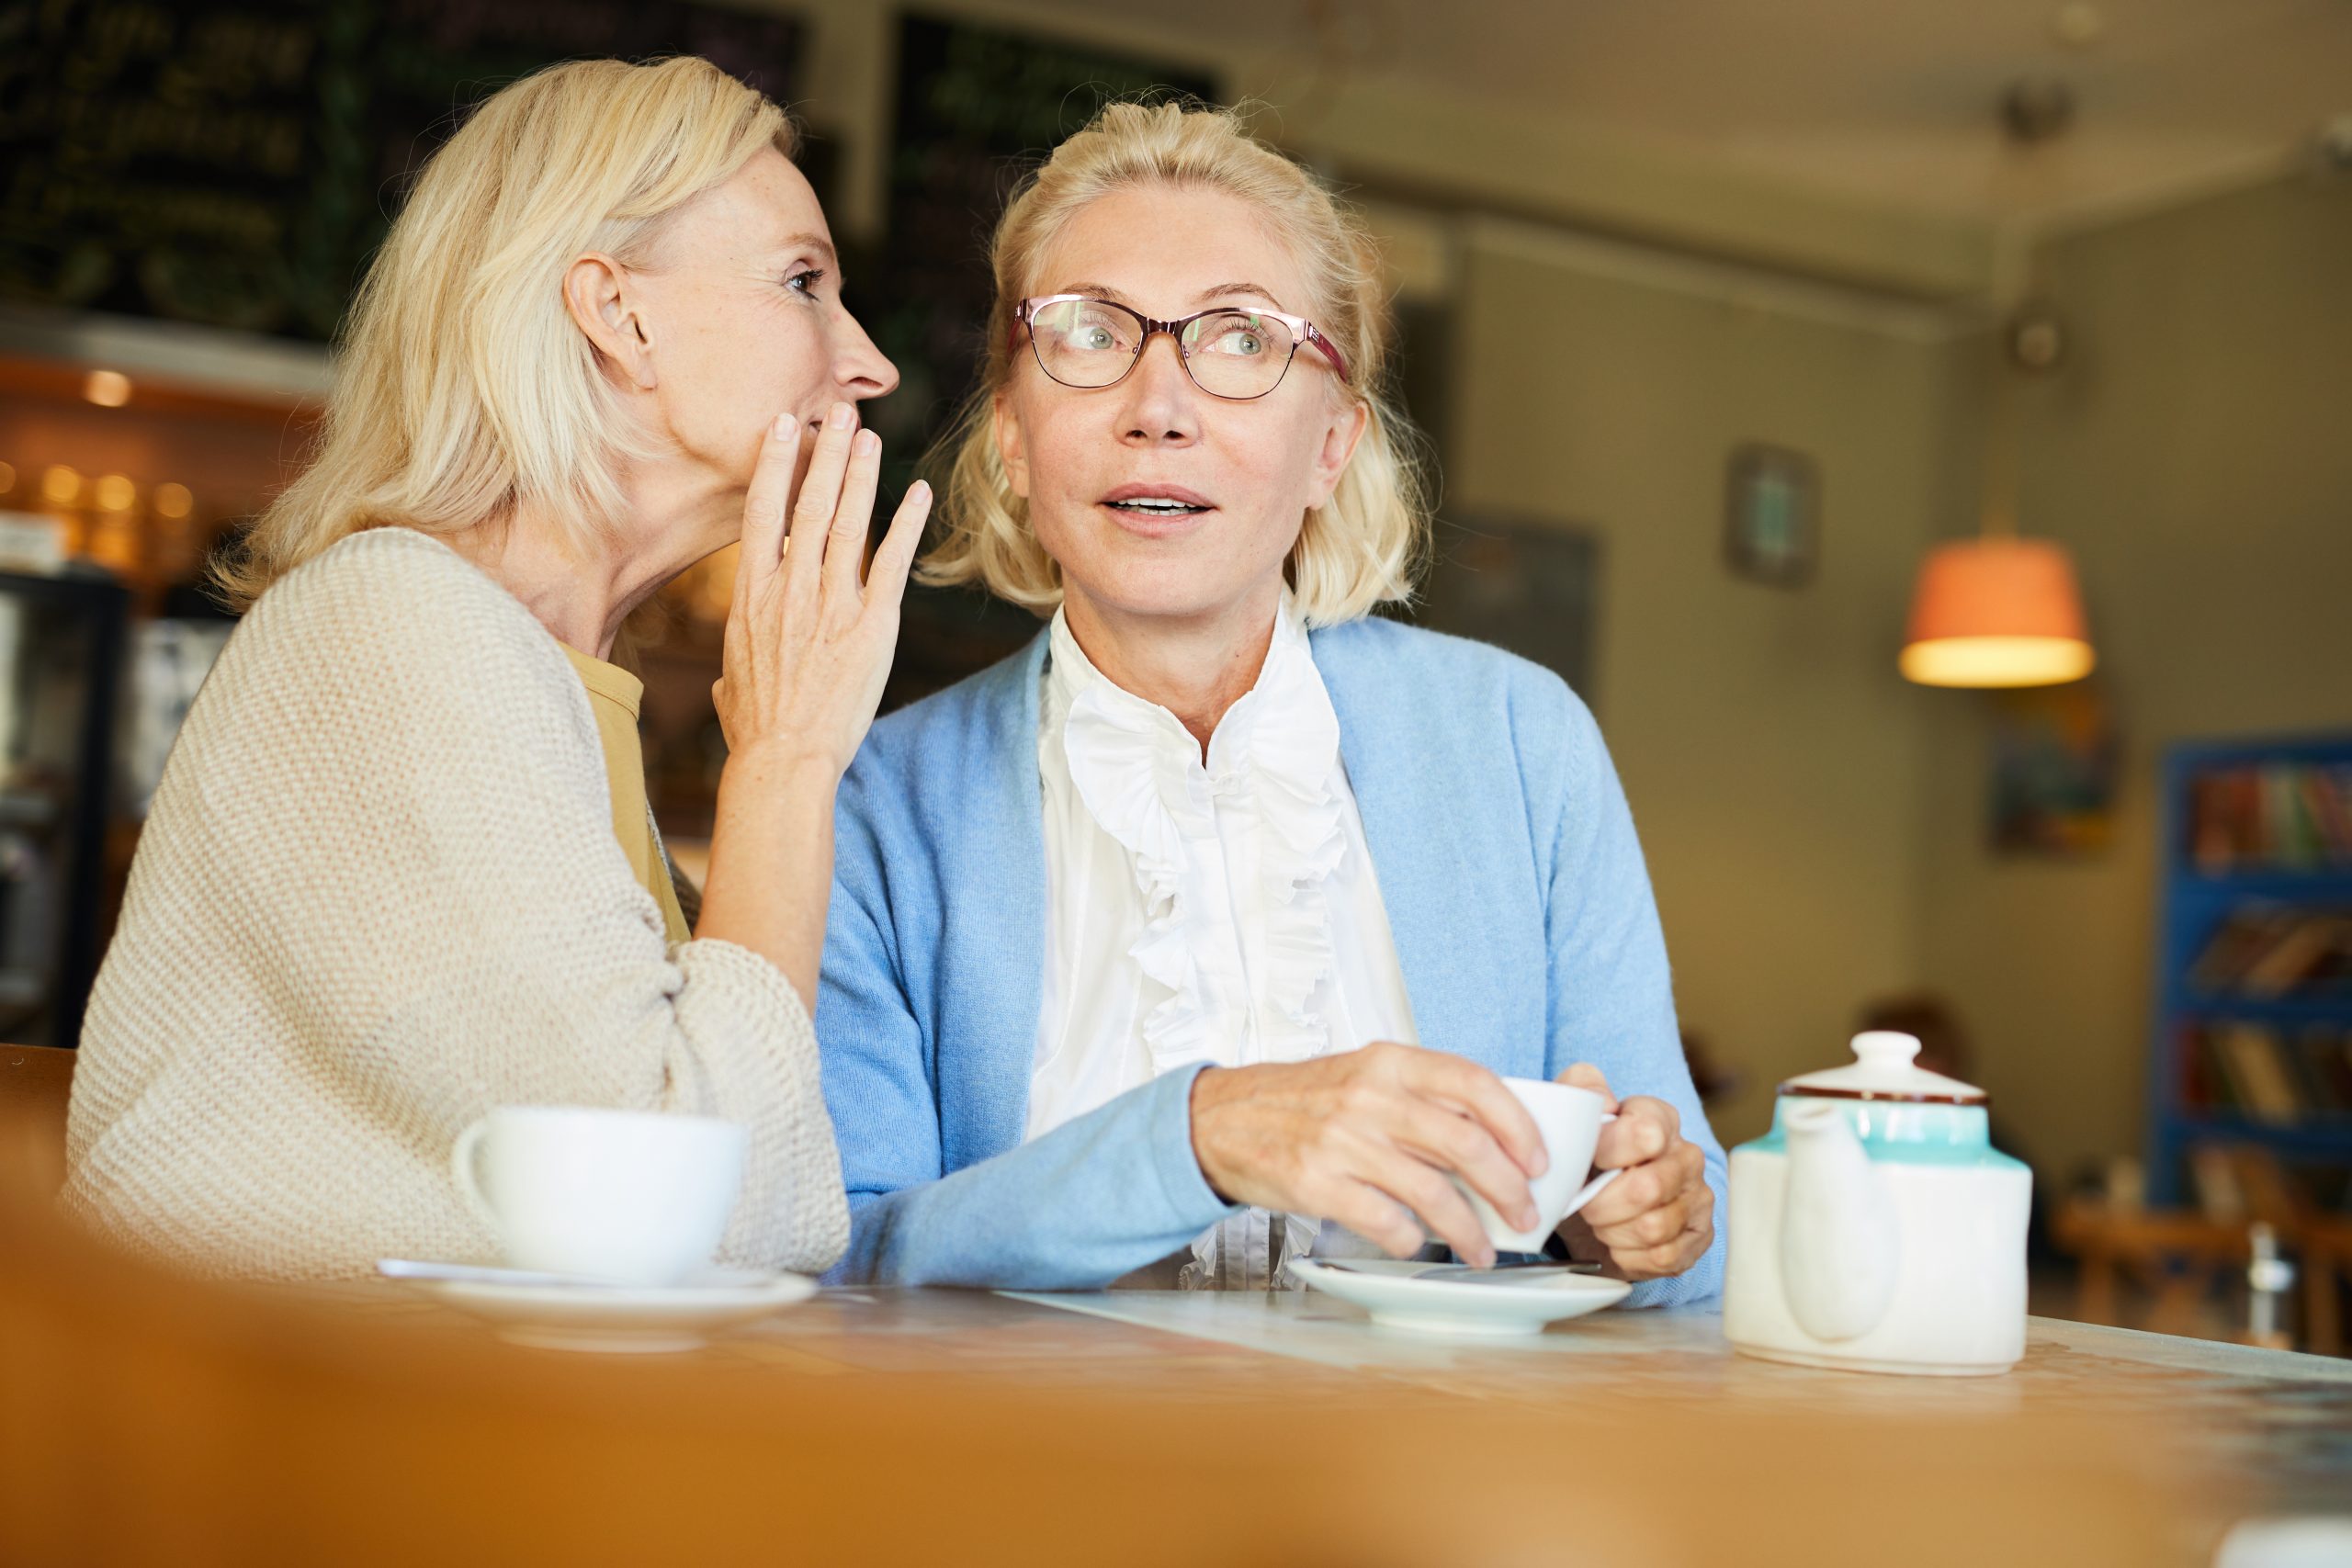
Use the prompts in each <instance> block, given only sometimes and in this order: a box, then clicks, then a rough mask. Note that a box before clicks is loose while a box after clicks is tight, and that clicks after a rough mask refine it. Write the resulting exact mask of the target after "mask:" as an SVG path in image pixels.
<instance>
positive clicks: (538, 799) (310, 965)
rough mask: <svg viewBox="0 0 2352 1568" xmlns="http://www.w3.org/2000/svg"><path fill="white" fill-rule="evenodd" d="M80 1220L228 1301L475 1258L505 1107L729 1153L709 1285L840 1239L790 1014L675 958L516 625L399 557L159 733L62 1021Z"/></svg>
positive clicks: (371, 537)
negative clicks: (482, 1168) (161, 751)
mask: <svg viewBox="0 0 2352 1568" xmlns="http://www.w3.org/2000/svg"><path fill="white" fill-rule="evenodd" d="M81 1045H82V1048H81V1057H80V1065H79V1066H78V1068H77V1069H76V1071H75V1074H74V1100H73V1110H72V1114H71V1118H70V1122H69V1125H68V1131H67V1159H68V1163H69V1170H70V1175H69V1179H68V1182H67V1186H66V1191H65V1201H66V1203H67V1205H68V1207H69V1208H70V1209H71V1210H73V1211H74V1212H75V1213H79V1214H80V1215H82V1216H84V1217H85V1219H87V1220H88V1221H89V1222H91V1223H92V1224H95V1225H96V1226H97V1227H99V1228H100V1229H101V1230H103V1231H105V1232H107V1233H109V1234H111V1235H115V1236H117V1237H119V1238H120V1239H122V1240H124V1241H126V1242H128V1243H130V1244H131V1245H133V1246H134V1247H140V1248H143V1249H146V1250H150V1251H153V1252H155V1253H159V1254H162V1255H164V1256H165V1257H167V1258H172V1259H175V1260H177V1261H179V1262H181V1263H183V1264H185V1265H187V1266H191V1267H193V1268H195V1269H198V1270H199V1271H202V1272H207V1273H215V1274H235V1275H257V1276H276V1277H291V1278H303V1277H308V1278H317V1277H330V1276H345V1275H358V1274H364V1273H367V1272H368V1271H370V1270H371V1269H373V1267H374V1264H375V1261H376V1259H378V1258H386V1257H409V1258H490V1257H492V1256H494V1244H493V1240H492V1237H491V1235H489V1234H487V1233H486V1232H485V1231H484V1229H483V1228H482V1226H481V1224H480V1223H479V1222H478V1221H477V1220H476V1219H475V1218H474V1216H473V1215H472V1213H471V1212H470V1211H469V1209H468V1208H467V1207H466V1206H465V1205H464V1204H463V1203H462V1202H461V1201H460V1200H459V1199H458V1194H457V1191H456V1190H455V1188H454V1187H453V1185H452V1183H451V1180H450V1175H449V1149H450V1145H451V1143H452V1141H453V1140H454V1139H455V1138H456V1137H457V1135H458V1133H459V1132H460V1131H461V1130H462V1129H463V1128H464V1127H465V1126H466V1125H467V1123H469V1122H471V1121H473V1120H474V1119H475V1118H476V1117H478V1116H480V1115H481V1114H482V1113H483V1112H485V1111H489V1110H490V1109H491V1108H492V1107H493V1106H498V1105H516V1104H565V1105H600V1106H616V1107H625V1108H629V1109H634V1110H641V1111H680V1112H692V1113H695V1114H699V1115H706V1116H721V1117H726V1118H728V1119H729V1120H731V1121H735V1122H741V1123H743V1124H744V1125H745V1126H746V1127H747V1128H749V1129H750V1133H751V1146H750V1156H749V1158H748V1161H747V1163H746V1168H745V1177H744V1184H743V1192H742V1197H741V1201H740V1202H739V1204H738V1205H737V1208H736V1211H735V1216H734V1219H733V1221H732V1222H731V1224H729V1227H728V1232H727V1236H726V1239H725V1241H724V1243H723V1244H722V1246H721V1248H720V1254H719V1256H720V1259H721V1260H722V1261H724V1262H729V1263H733V1264H737V1265H743V1266H752V1267H763V1268H779V1269H800V1270H805V1271H815V1270H819V1269H824V1268H825V1267H827V1266H828V1265H830V1264H831V1263H832V1262H833V1261H834V1259H836V1258H839V1257H840V1255H841V1252H842V1247H844V1246H845V1245H846V1243H847V1241H848V1235H849V1216H848V1209H847V1206H846V1204H845V1202H844V1201H843V1199H842V1179H841V1164H840V1158H839V1156H838V1155H837V1154H836V1152H835V1150H834V1147H833V1136H832V1125H831V1122H830V1121H829V1119H828V1118H827V1116H826V1114H825V1106H824V1101H823V1100H822V1099H821V1098H820V1093H819V1088H818V1061H817V1042H816V1037H815V1034H814V1032H812V1030H811V1028H810V1026H809V1015H808V1012H807V1010H805V1009H804V1008H803V1007H802V1006H801V1004H800V1000H799V998H798V996H797V994H796V993H795V992H794V990H793V988H792V987H791V986H790V985H789V984H788V983H787V982H786V979H785V977H784V976H783V975H782V974H781V973H780V972H779V971H778V970H777V969H776V968H775V966H774V965H773V964H770V963H769V962H768V961H767V960H766V959H764V958H762V957H760V956H758V955H757V954H755V953H752V952H750V951H749V950H747V949H744V948H741V947H737V946H735V945H733V944H732V943H729V942H718V941H697V942H684V943H681V944H679V945H678V946H676V947H670V946H668V945H667V944H666V943H665V942H664V938H663V927H662V915H661V912H660V910H659V909H658V908H656V907H655V904H654V901H653V897H652V895H651V894H650V893H648V892H647V891H646V889H645V888H644V886H641V885H640V884H639V882H638V881H637V879H636V878H635V877H634V876H633V875H632V874H631V873H630V870H629V864H628V859H627V857H626V856H624V855H623V853H622V852H621V848H620V845H619V844H618V843H617V842H616V841H615V840H614V837H613V828H612V818H611V815H610V807H609V804H608V796H607V790H606V784H605V764H604V760H603V754H602V752H601V751H600V750H599V748H598V743H597V735H596V724H595V719H594V716H593V715H592V714H591V713H590V711H589V705H588V695H587V693H586V692H585V690H583V689H582V685H581V683H580V679H579V677H578V676H577V675H576V674H574V673H573V672H572V669H571V664H570V663H569V662H568V661H567V660H565V658H564V656H563V653H562V651H561V649H560V648H559V647H558V646H557V644H556V642H555V640H554V638H553V637H550V636H549V635H548V631H547V630H546V628H545V627H543V626H541V625H540V624H539V623H538V621H537V620H536V619H535V618H534V617H533V616H532V615H531V614H530V613H529V612H528V611H527V610H526V609H525V608H524V607H523V605H522V604H520V603H519V602H518V601H517V600H515V598H514V597H513V596H511V595H510V594H508V593H507V592H505V591H504V590H503V589H502V588H501V587H499V586H498V584H496V583H495V582H493V581H492V580H491V579H490V578H488V577H486V576H484V575H483V574H482V573H481V571H479V570H476V569H475V568H474V567H472V566H471V565H469V563H468V562H467V561H466V560H465V559H464V558H461V557H460V556H458V554H457V553H456V552H455V551H453V550H451V549H449V548H448V547H447V546H445V545H443V544H441V543H439V542H437V541H435V540H434V539H432V538H429V537H427V536H424V535H423V534H420V533H417V532H415V531H413V530H412V529H406V528H380V529H376V530H372V531H369V532H367V533H363V534H359V535H357V536H354V537H351V538H348V539H345V540H343V541H342V542H340V543H338V544H336V545H335V546H334V547H332V548H330V549H328V550H327V551H326V552H324V553H323V554H322V555H321V556H320V557H319V558H317V559H316V560H314V561H312V562H311V563H310V564H308V565H306V566H304V567H302V568H300V570H296V571H294V572H291V573H289V574H288V576H287V577H286V578H284V579H283V580H282V581H279V582H278V583H277V585H275V586H274V587H272V588H271V589H270V591H269V592H267V593H266V594H264V595H263V597H262V599H261V601H260V603H259V604H256V605H255V606H254V609H253V611H252V613H251V614H250V615H247V616H246V618H245V621H244V624H243V626H240V627H239V628H238V630H237V632H236V635H235V636H234V637H231V638H230V639H229V644H228V647H227V648H226V649H224V650H223V652H222V653H221V656H220V662H219V663H218V664H217V665H216V666H215V667H214V669H213V671H212V673H211V676H210V678H209V679H208V680H207V681H206V682H205V684H204V689H203V690H202V692H201V693H199V694H198V697H197V700H196V703H195V705H194V706H193V707H192V708H191V709H190V710H189V713H188V716H187V725H186V726H185V728H182V730H181V732H180V736H179V739H178V742H177V744H176V745H175V747H174V748H173V750H172V754H171V759H170V761H169V762H168V764H167V765H166V767H165V768H164V777H163V783H162V786H161V787H160V788H159V789H158V790H157V791H156V794H155V801H154V807H153V811H152V813H151V815H150V816H149V818H148V820H147V826H146V830H145V832H144V833H143V834H142V835H141V840H140V844H139V853H138V858H137V860H136V861H135V862H134V863H133V864H132V867H131V874H130V891H129V895H128V897H127V898H126V900H125V902H124V905H123V911H122V920H121V924H120V926H119V930H118V931H117V933H116V936H115V939H114V943H113V946H112V947H111V948H110V949H109V950H108V952H107V958H106V963H105V965H104V966H103V968H102V969H101V970H100V972H99V975H98V978H97V984H96V989H95V990H94V992H93V994H92V996H91V999H90V1008H89V1012H88V1016H87V1019H86V1021H85V1024H84V1026H83V1032H82V1043H81Z"/></svg>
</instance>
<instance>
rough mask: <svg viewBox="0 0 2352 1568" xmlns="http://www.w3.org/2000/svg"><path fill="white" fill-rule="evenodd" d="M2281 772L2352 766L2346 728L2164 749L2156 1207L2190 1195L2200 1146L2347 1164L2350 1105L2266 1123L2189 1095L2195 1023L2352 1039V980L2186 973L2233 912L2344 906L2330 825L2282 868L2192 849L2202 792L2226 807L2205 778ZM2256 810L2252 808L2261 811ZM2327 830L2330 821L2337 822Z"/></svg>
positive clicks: (2344, 865)
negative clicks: (2229, 978) (2267, 985)
mask: <svg viewBox="0 0 2352 1568" xmlns="http://www.w3.org/2000/svg"><path fill="white" fill-rule="evenodd" d="M2282 768H2319V769H2325V770H2335V769H2344V770H2352V735H2336V736H2315V737H2301V738H2291V739H2269V740H2261V739H2251V740H2232V741H2219V742H2198V743H2193V744H2188V745H2181V746H2177V747H2174V748H2173V749H2172V750H2170V751H2168V752H2167V753H2166V754H2165V761H2164V776H2163V787H2164V806H2163V820H2164V835H2165V837H2164V844H2163V852H2162V855H2161V859H2160V863H2161V864H2162V866H2163V868H2164V880H2165V886H2164V903H2163V908H2162V912H2161V915H2160V917H2159V924H2158V932H2157V950H2156V992H2157V994H2156V1016H2155V1025H2154V1042H2153V1049H2152V1052H2151V1055H2150V1064H2151V1070H2150V1072H2149V1075H2148V1149H2147V1156H2148V1187H2149V1196H2150V1198H2151V1200H2152V1201H2154V1202H2157V1203H2160V1204H2165V1205H2175V1204H2181V1203H2185V1202H2189V1201H2193V1198H2194V1194H2193V1193H2192V1192H2191V1191H2190V1190H2189V1188H2188V1169H2187V1155H2188V1150H2189V1148H2190V1147H2191V1146H2192V1145H2196V1144H2199V1143H2205V1142H2214V1141H2222V1142H2231V1143H2248V1144H2259V1145H2264V1146H2266V1147H2268V1148H2270V1149H2272V1150H2273V1151H2274V1152H2276V1153H2277V1154H2278V1156H2279V1157H2280V1158H2281V1159H2282V1160H2285V1161H2287V1162H2289V1163H2290V1164H2291V1165H2317V1166H2326V1167H2334V1168H2352V1104H2342V1103H2340V1102H2339V1103H2335V1104H2331V1103H2330V1097H2329V1096H2328V1095H2327V1094H2326V1093H2325V1092H2324V1089H2323V1091H2322V1092H2320V1093H2317V1094H2311V1095H2308V1096H2306V1099H2307V1100H2308V1103H2306V1104H2304V1105H2303V1106H2302V1107H2301V1109H2299V1110H2298V1111H2297V1112H2296V1113H2295V1114H2294V1115H2292V1116H2283V1115H2280V1114H2277V1113H2274V1114H2273V1115H2271V1116H2269V1117H2267V1118H2266V1117H2264V1116H2261V1115H2257V1114H2255V1113H2254V1112H2252V1111H2250V1110H2248V1109H2246V1108H2245V1107H2243V1106H2231V1105H2226V1104H2222V1103H2219V1102H2218V1097H2209V1098H2208V1100H2206V1101H2205V1102H2199V1101H2197V1100H2192V1098H2191V1096H2190V1094H2189V1085H2190V1080H2191V1065H2190V1063H2189V1062H2188V1060H2186V1059H2185V1056H2184V1053H2185V1052H2186V1051H2188V1049H2190V1048H2191V1047H2190V1043H2189V1042H2190V1039H2191V1035H2192V1032H2195V1031H2198V1030H2200V1029H2207V1028H2212V1027H2227V1026H2232V1025H2244V1026H2251V1027H2254V1028H2258V1029H2263V1030H2267V1031H2268V1032H2271V1033H2272V1034H2273V1036H2274V1037H2276V1038H2279V1039H2282V1040H2290V1041H2291V1040H2295V1039H2297V1038H2298V1037H2300V1036H2301V1035H2302V1034H2304V1033H2305V1032H2310V1031H2313V1030H2319V1031H2326V1030H2329V1029H2331V1028H2333V1029H2335V1030H2338V1031H2340V1032H2342V1034H2343V1036H2344V1037H2345V1038H2346V1039H2352V984H2336V985H2330V986H2327V987H2323V988H2321V989H2319V990H2317V991H2315V992H2308V993H2307V992H2302V991H2295V992H2291V993H2290V994H2285V995H2278V996H2244V995H2234V994H2231V993H2230V992H2228V991H2226V990H2214V989H2210V988H2207V987H2200V986H2199V984H2198V982H2197V979H2196V977H2195V975H2194V971H2195V969H2196V966H2197V963H2198V959H2199V956H2200V955H2202V954H2204V953H2205V952H2206V950H2207V947H2208V944H2209V943H2211V942H2212V941H2213V939H2214V937H2215V936H2216V934H2217V933H2219V932H2220V931H2222V928H2223V927H2224V925H2225V924H2227V923H2228V922H2229V921H2230V920H2231V919H2233V917H2245V916H2247V915H2249V914H2251V913H2253V912H2256V911H2259V910H2263V909H2269V910H2276V911H2279V912H2281V913H2282V914H2285V913H2290V912H2293V911H2309V912H2312V913H2315V914H2321V915H2325V914H2327V913H2329V912H2344V913H2352V855H2346V854H2343V853H2341V851H2342V850H2343V849H2344V848H2345V846H2344V845H2343V844H2342V842H2341V841H2340V834H2331V833H2330V832H2329V831H2328V830H2327V826H2326V825H2323V824H2318V823H2312V830H2310V831H2306V832H2303V833H2301V834H2296V835H2292V837H2293V838H2294V839H2295V840H2297V841H2296V843H2295V845H2294V849H2293V851H2291V852H2290V854H2289V858H2291V859H2295V860H2298V861H2300V862H2301V863H2295V864H2279V863H2275V862H2276V859H2277V857H2276V856H2271V857H2264V856H2260V855H2249V856H2247V857H2245V858H2244V859H2235V858H2233V859H2232V860H2231V861H2230V862H2229V863H2225V864H2215V863H2212V862H2213V859H2214V858H2215V857H2213V856H2212V855H2211V854H2210V852H2209V854H2208V855H2207V856H2206V857H2200V856H2199V853H2198V843H2197V840H2196V835H2197V831H2198V827H2199V806H2200V788H2201V789H2202V791H2203V792H2204V793H2203V795H2202V801H2203V805H2204V808H2205V810H2206V811H2207V812H2208V813H2212V812H2213V811H2214V808H2215V807H2216V805H2217V804H2222V802H2220V801H2219V800H2218V796H2219V795H2220V794H2221V793H2222V791H2223V790H2225V789H2226V788H2227V787H2229V786H2228V785H2226V784H2217V783H2215V782H2214V781H2216V780H2222V779H2230V778H2235V779H2239V780H2242V779H2243V778H2244V777H2245V773H2246V771H2247V770H2274V771H2275V770H2278V769H2282ZM2339 776H2342V775H2339ZM2304 809H2307V808H2304ZM2256 814H2257V815H2259V814H2261V813H2260V809H2259V807H2257V808H2256ZM2223 815H2226V813H2224V814H2223ZM2304 820H2305V821H2307V822H2308V821H2310V820H2311V817H2310V816H2309V815H2306V816H2305V818H2304ZM2334 826H2335V827H2336V828H2338V829H2340V827H2341V824H2340V822H2339V823H2335V824H2334ZM2225 836H2226V835H2225ZM2314 838H2316V839H2317V840H2318V841H2317V842H2314V841H2313V840H2314ZM2266 862H2267V863H2266ZM2208 1070H2209V1071H2210V1064H2209V1065H2208ZM2297 1081H2298V1083H2299V1085H2301V1088H2302V1089H2308V1088H2309V1087H2310V1086H2309V1083H2308V1080H2303V1079H2298V1080H2297Z"/></svg>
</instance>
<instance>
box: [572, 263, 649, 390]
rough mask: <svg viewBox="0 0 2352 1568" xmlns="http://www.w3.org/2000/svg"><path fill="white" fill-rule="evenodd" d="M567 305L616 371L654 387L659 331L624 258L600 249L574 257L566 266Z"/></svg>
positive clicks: (641, 386)
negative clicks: (621, 260)
mask: <svg viewBox="0 0 2352 1568" xmlns="http://www.w3.org/2000/svg"><path fill="white" fill-rule="evenodd" d="M563 304H564V309H565V310H569V311H571V321H572V324H573V325H575V326H577V327H578V328H579V329H580V332H581V335H582V336H583V337H585V338H586V339H587V340H588V341H589V342H590V343H591V344H594V345H595V348H596V354H597V355H598V357H599V358H601V359H603V360H604V362H605V364H606V365H607V366H609V367H611V369H612V373H613V374H614V375H616V376H617V377H619V378H621V379H622V380H624V381H626V382H628V384H629V385H630V386H633V387H635V388H636V389H638V390H639V391H641V392H650V391H651V390H652V389H653V385H654V376H653V334H652V332H651V330H650V327H649V326H648V324H647V322H646V321H645V318H644V315H643V313H642V310H641V309H640V301H639V299H638V297H637V290H635V289H634V288H630V287H629V277H628V271H627V269H625V268H624V267H623V266H622V265H621V264H620V263H618V262H616V261H615V260H614V259H613V258H612V257H610V256H607V255H599V254H590V255H584V256H582V257H581V258H580V259H579V260H578V261H575V262H573V263H572V264H571V265H570V266H569V267H567V268H565V269H564V274H563Z"/></svg>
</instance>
